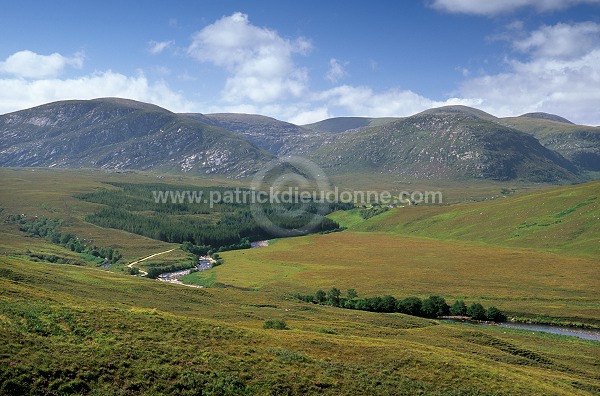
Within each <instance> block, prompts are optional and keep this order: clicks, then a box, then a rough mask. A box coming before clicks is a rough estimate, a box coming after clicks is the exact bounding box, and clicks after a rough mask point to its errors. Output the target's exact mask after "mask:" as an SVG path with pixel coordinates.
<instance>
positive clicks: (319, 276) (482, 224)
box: [0, 169, 600, 395]
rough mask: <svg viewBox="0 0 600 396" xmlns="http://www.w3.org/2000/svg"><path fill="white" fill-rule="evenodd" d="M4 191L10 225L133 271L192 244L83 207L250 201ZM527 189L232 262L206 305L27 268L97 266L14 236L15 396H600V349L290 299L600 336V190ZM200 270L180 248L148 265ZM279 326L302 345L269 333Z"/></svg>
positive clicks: (72, 271)
mask: <svg viewBox="0 0 600 396" xmlns="http://www.w3.org/2000/svg"><path fill="white" fill-rule="evenodd" d="M0 177H2V180H3V182H4V183H5V185H4V187H5V188H4V189H3V193H2V194H3V195H0V208H3V210H2V215H6V214H12V213H27V214H29V215H40V216H48V217H60V218H63V219H65V231H68V232H73V233H74V234H76V235H80V236H82V237H84V238H86V239H93V240H94V243H96V244H97V245H99V246H110V247H115V248H117V249H119V250H120V251H121V252H123V253H124V255H125V260H124V262H125V264H126V263H128V262H131V261H133V260H138V259H140V258H143V257H146V256H148V255H150V254H153V253H158V252H161V251H165V250H169V249H171V248H174V247H177V245H174V244H166V243H162V242H159V241H155V240H152V239H149V238H144V237H140V236H137V235H133V234H130V233H127V232H122V231H117V230H111V229H104V228H100V227H96V226H93V225H91V224H88V223H86V222H85V221H84V220H83V219H84V218H85V215H86V214H89V213H92V212H94V211H95V210H97V209H98V205H97V204H92V203H88V202H82V201H79V200H76V199H75V198H73V195H74V194H77V193H83V192H89V191H93V190H94V189H97V188H110V186H108V185H107V184H105V182H107V181H117V182H124V181H125V182H141V183H148V182H152V181H156V180H160V182H169V183H182V184H188V185H189V184H194V183H196V184H198V185H214V184H213V183H215V184H218V183H221V184H220V185H223V184H225V185H227V184H230V185H234V183H233V182H226V181H223V182H221V181H211V180H203V179H193V178H178V177H176V176H161V175H156V174H146V173H140V172H135V173H127V174H121V173H115V174H112V173H104V172H98V171H88V170H81V171H68V170H37V169H36V170H31V169H18V170H10V169H1V170H0ZM359 179H360V177H359V178H358V179H356V180H359ZM356 180H354V181H356ZM364 180H367V179H366V178H365V179H364ZM384 181H385V180H384ZM346 182H348V183H349V184H348V185H350V184H351V183H352V182H353V181H352V180H350V179H348V180H346ZM385 182H386V183H387V181H385ZM389 182H390V184H389V186H392V187H393V186H395V185H399V184H394V183H393V180H391V181H389ZM369 183H374V181H372V180H370V181H369ZM384 184H385V183H384ZM363 186H365V185H363ZM389 186H385V185H382V188H385V187H389ZM412 186H413V187H417V186H416V185H415V184H412ZM501 186H502V185H500V184H494V183H489V184H482V185H479V186H476V185H472V186H469V185H467V186H466V187H465V191H463V192H462V193H461V192H460V186H458V185H456V186H454V187H452V189H453V190H452V191H453V193H452V194H453V196H454V197H456V201H467V200H474V201H478V200H483V199H484V198H486V197H487V198H491V197H492V196H496V195H497V192H499V191H500V189H501ZM504 187H506V188H509V187H510V188H513V187H514V186H512V185H511V186H508V185H504ZM449 188H450V187H449ZM471 188H472V190H469V189H471ZM525 188H527V187H526V186H522V187H519V186H517V192H516V193H515V194H514V197H513V196H511V197H510V198H506V199H504V198H501V199H495V200H489V201H488V202H476V203H470V204H461V205H452V206H444V207H421V206H418V207H407V208H402V209H396V210H390V211H388V212H386V213H383V214H381V215H378V216H375V217H373V218H371V219H369V220H366V221H365V220H363V219H362V218H360V216H359V215H358V214H357V213H355V212H354V211H350V212H344V213H336V214H332V216H337V218H338V219H340V220H341V222H342V223H345V224H342V225H346V226H348V227H350V228H349V230H347V231H344V232H341V233H333V234H328V235H312V236H308V237H300V238H292V239H279V240H277V241H276V243H272V244H270V246H269V247H267V248H260V249H247V250H242V251H231V252H224V253H222V254H221V255H222V256H223V257H224V259H225V264H223V265H221V266H218V267H216V268H214V269H212V270H210V271H202V272H197V273H194V274H191V275H189V276H188V277H186V281H187V282H189V283H195V284H198V285H202V286H205V288H202V289H197V288H189V287H182V286H178V285H172V284H168V283H164V282H158V281H154V280H150V279H145V278H141V277H134V276H127V275H125V274H124V273H123V272H121V271H120V270H121V269H123V266H124V264H123V265H122V266H121V267H114V268H111V269H110V271H107V270H105V269H99V268H96V267H95V264H89V265H87V266H77V265H65V264H53V263H48V262H44V261H38V262H36V261H34V260H32V259H31V257H30V256H29V254H28V252H29V253H40V254H42V253H43V254H51V255H52V254H53V255H57V256H62V257H65V258H69V259H79V260H81V258H80V257H77V256H76V255H75V254H74V253H73V252H70V251H67V250H66V249H63V248H61V247H60V246H56V245H52V244H50V243H48V242H47V241H45V240H43V239H41V238H28V237H25V236H24V234H23V233H21V232H20V231H18V230H17V229H16V226H14V225H10V224H0V395H4V394H6V395H13V394H23V393H24V394H27V393H31V394H49V395H59V394H77V393H80V394H81V393H83V394H87V393H92V394H122V395H134V394H174V393H177V394H198V393H199V392H200V391H201V392H202V393H203V394H365V395H372V394H382V395H385V394H395V395H396V394H407V395H408V394H410V395H414V394H428V395H429V394H432V395H436V394H437V395H447V394H455V395H456V394H461V395H482V394H490V395H492V394H507V395H508V394H525V395H527V394H531V395H533V394H535V395H537V394H556V395H591V394H598V393H599V392H600V388H599V387H598V385H597V379H598V371H597V368H598V366H599V365H600V359H599V358H598V347H599V345H600V344H599V343H598V342H593V341H585V340H580V339H577V338H573V337H566V336H557V335H550V334H547V335H546V334H539V333H535V334H533V333H531V332H525V331H517V330H511V329H503V328H496V327H493V326H490V327H474V326H466V325H461V324H452V323H442V322H438V321H435V320H428V319H423V318H417V317H411V316H406V315H401V314H377V313H371V312H362V311H353V310H345V309H339V308H332V307H327V306H318V305H314V304H307V303H302V302H300V301H297V300H295V299H293V298H291V297H290V295H291V294H292V293H296V292H298V293H314V292H315V291H316V289H318V288H323V289H328V288H330V287H332V286H336V287H338V288H340V289H341V290H342V291H343V292H345V290H346V289H348V288H354V289H356V290H357V291H358V293H359V295H361V296H369V295H382V294H385V293H389V294H392V295H394V296H397V297H405V296H410V295H418V296H421V297H427V296H428V295H430V294H440V295H443V296H444V297H446V299H447V300H450V302H452V300H453V299H456V298H461V299H463V300H465V301H467V302H468V303H471V302H482V303H483V304H484V305H485V306H490V305H496V306H497V307H498V308H500V309H502V310H504V311H508V312H509V313H512V314H515V315H516V314H519V315H521V314H523V315H535V316H538V315H539V316H540V317H548V318H551V319H552V318H553V319H556V318H570V319H572V320H574V321H576V320H579V321H581V322H588V323H589V322H594V321H596V322H597V320H598V318H599V317H600V315H599V311H600V309H599V305H600V296H599V293H598V292H597V291H596V289H597V284H598V271H597V255H596V252H597V250H595V245H594V244H593V241H594V240H596V241H597V240H598V238H597V232H598V231H597V230H598V227H595V225H596V224H597V223H596V222H594V221H595V220H594V219H595V217H597V218H600V216H599V215H598V213H597V210H598V200H591V198H592V197H595V196H597V191H598V184H587V185H582V186H575V187H565V188H557V189H552V190H548V189H547V187H546V186H540V187H537V186H536V187H533V188H532V190H530V191H533V192H534V194H536V195H534V196H535V200H532V197H531V196H528V195H525V194H523V190H524V189H525ZM586 202H587V203H586ZM542 203H543V205H542ZM584 203H585V204H584ZM480 213H483V214H480ZM561 213H562V214H561ZM556 215H560V216H559V217H558V218H557V217H555V216H556ZM557 220H559V221H560V222H559V223H555V224H554V223H552V222H554V221H557ZM545 224H550V225H545ZM519 227H522V228H519ZM516 232H519V233H520V234H521V235H522V236H520V237H514V235H513V234H514V233H516ZM561 234H562V235H563V237H562V238H559V237H558V236H559V235H561ZM544 237H546V238H544ZM553 238H554V239H553ZM189 259H190V257H189V255H187V253H185V252H183V251H181V250H175V251H173V252H171V253H168V254H165V255H163V256H157V257H155V258H153V259H151V260H147V261H145V262H144V263H143V264H142V265H143V266H145V267H149V266H151V265H170V264H173V263H178V262H183V261H185V260H189ZM211 286H212V287H211ZM215 286H222V287H220V288H219V287H215ZM267 320H270V321H280V322H283V323H285V324H286V325H287V327H288V328H289V329H288V330H286V331H274V330H273V329H264V328H263V326H264V324H265V321H267Z"/></svg>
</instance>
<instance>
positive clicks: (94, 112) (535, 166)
mask: <svg viewBox="0 0 600 396" xmlns="http://www.w3.org/2000/svg"><path fill="white" fill-rule="evenodd" d="M565 121H566V120H561V119H560V117H558V116H553V115H548V114H538V113H533V114H526V115H523V116H521V117H512V118H496V117H494V116H492V115H490V114H488V113H485V112H483V111H481V110H478V109H474V108H470V107H466V106H445V107H440V108H435V109H429V110H426V111H424V112H422V113H419V114H416V115H414V116H412V117H407V118H391V117H390V118H365V117H338V118H332V119H328V120H323V121H321V122H318V123H314V124H310V125H306V126H298V125H294V124H291V123H287V122H283V121H279V120H276V119H274V118H270V117H265V116H261V115H252V114H199V113H189V114H175V113H172V112H170V111H168V110H165V109H163V108H160V107H158V106H154V105H151V104H147V103H141V102H135V101H131V100H126V99H119V98H103V99H94V100H72V101H62V102H55V103H49V104H46V105H42V106H38V107H35V108H31V109H27V110H22V111H18V112H14V113H10V114H5V115H1V116H0V138H1V140H0V166H4V167H15V166H19V167H61V168H99V169H137V170H152V171H158V172H174V173H190V174H195V175H221V176H225V177H233V178H243V177H248V176H251V175H252V174H254V173H255V172H256V171H257V170H258V169H261V167H262V166H263V165H264V164H265V163H267V162H268V161H270V160H271V159H273V158H274V157H275V156H283V155H298V156H303V157H309V158H312V159H313V160H315V162H317V163H318V164H319V165H320V166H322V167H323V168H325V169H327V171H328V172H329V174H330V176H332V177H335V176H338V175H355V174H371V173H373V172H375V173H378V174H382V175H383V174H385V175H390V176H393V177H397V178H401V179H402V178H403V179H411V180H414V179H428V180H435V179H438V180H439V179H444V180H449V179H453V180H454V179H455V180H457V181H459V180H466V179H470V180H483V179H489V180H500V181H507V180H511V181H524V182H549V183H564V182H577V181H580V180H581V179H580V177H579V175H578V173H579V172H585V171H597V170H600V128H595V127H585V126H579V125H572V124H569V123H567V122H568V121H566V122H565ZM528 135H530V136H528ZM531 136H533V137H534V138H535V139H534V138H532V137H531ZM536 139H537V140H539V142H538V141H537V140H536ZM540 142H541V145H540V144H539V143H540ZM557 153H558V154H557ZM563 157H564V158H563ZM565 158H566V159H565Z"/></svg>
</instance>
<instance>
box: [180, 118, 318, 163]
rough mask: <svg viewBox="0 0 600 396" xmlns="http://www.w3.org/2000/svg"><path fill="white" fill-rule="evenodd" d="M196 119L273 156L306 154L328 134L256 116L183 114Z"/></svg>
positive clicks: (316, 146)
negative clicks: (225, 131) (224, 130)
mask: <svg viewBox="0 0 600 396" xmlns="http://www.w3.org/2000/svg"><path fill="white" fill-rule="evenodd" d="M185 115H186V116H188V117H191V118H193V119H196V120H200V121H202V122H205V123H207V124H210V125H214V126H217V127H221V128H224V129H227V130H229V131H232V132H235V133H238V134H240V135H242V136H244V137H245V138H246V139H248V141H250V142H251V143H253V144H254V145H256V146H257V147H260V148H261V149H263V150H266V151H268V152H270V153H272V154H275V155H279V156H281V155H287V154H294V155H307V154H308V153H309V152H311V151H313V150H315V149H316V148H318V147H320V146H321V145H322V144H324V143H325V142H326V141H327V140H328V138H329V136H328V134H323V133H319V132H317V131H314V130H311V129H307V128H303V127H301V126H298V125H294V124H290V123H289V122H284V121H279V120H276V119H274V118H271V117H266V116H262V115H257V114H238V113H217V114H198V113H192V114H185Z"/></svg>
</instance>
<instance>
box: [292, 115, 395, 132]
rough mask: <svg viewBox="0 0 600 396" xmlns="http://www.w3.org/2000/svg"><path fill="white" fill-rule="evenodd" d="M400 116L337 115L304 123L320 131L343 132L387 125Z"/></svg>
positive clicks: (306, 126)
mask: <svg viewBox="0 0 600 396" xmlns="http://www.w3.org/2000/svg"><path fill="white" fill-rule="evenodd" d="M400 119H401V118H400V117H381V118H367V117H335V118H328V119H326V120H323V121H319V122H315V123H312V124H306V125H303V126H304V127H305V128H308V129H312V130H314V131H319V132H330V133H341V132H347V131H351V130H354V129H360V128H367V127H372V126H378V125H385V124H387V123H390V122H392V121H397V120H400Z"/></svg>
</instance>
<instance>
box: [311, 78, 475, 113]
mask: <svg viewBox="0 0 600 396" xmlns="http://www.w3.org/2000/svg"><path fill="white" fill-rule="evenodd" d="M317 98H318V99H319V100H323V101H324V102H325V103H327V105H328V107H329V108H339V109H341V110H342V111H343V112H345V113H347V114H351V115H355V116H364V117H402V116H409V115H412V114H415V113H418V112H420V111H423V110H426V109H429V108H432V107H439V106H445V105H451V104H463V105H467V106H474V105H477V104H478V103H479V100H477V99H475V100H472V99H458V98H451V99H448V100H446V101H435V100H431V99H429V98H426V97H424V96H421V95H418V94H416V93H414V92H412V91H409V90H399V89H391V90H389V91H385V92H375V91H373V89H371V88H369V87H354V86H349V85H342V86H339V87H336V88H332V89H329V90H327V91H324V92H322V93H319V94H317Z"/></svg>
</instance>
